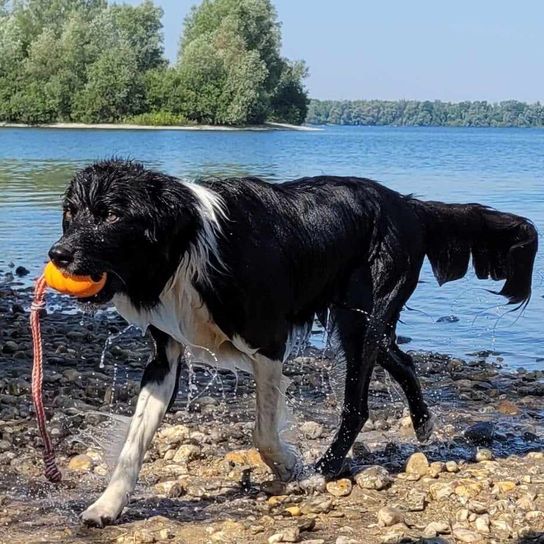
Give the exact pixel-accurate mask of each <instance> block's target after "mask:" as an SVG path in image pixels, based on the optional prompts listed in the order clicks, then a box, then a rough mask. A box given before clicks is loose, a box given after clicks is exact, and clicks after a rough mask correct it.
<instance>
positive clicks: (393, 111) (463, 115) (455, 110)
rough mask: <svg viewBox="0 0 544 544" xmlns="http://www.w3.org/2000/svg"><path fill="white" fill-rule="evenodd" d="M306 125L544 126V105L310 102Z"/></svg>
mask: <svg viewBox="0 0 544 544" xmlns="http://www.w3.org/2000/svg"><path fill="white" fill-rule="evenodd" d="M306 122H307V123H310V124H316V125H326V124H332V125H370V126H373V125H376V126H378V125H396V126H452V127H544V104H541V103H540V102H536V103H534V104H527V103H525V102H518V101H517V100H507V101H503V102H499V103H490V102H486V101H473V102H469V101H466V102H441V101H439V100H435V101H415V100H398V101H391V100H342V101H339V100H311V101H310V105H309V108H308V115H307V117H306Z"/></svg>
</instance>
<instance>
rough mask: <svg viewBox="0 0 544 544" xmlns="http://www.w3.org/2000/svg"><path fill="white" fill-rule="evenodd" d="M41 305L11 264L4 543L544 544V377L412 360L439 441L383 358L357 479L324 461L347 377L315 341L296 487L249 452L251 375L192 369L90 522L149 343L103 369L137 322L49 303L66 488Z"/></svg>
mask: <svg viewBox="0 0 544 544" xmlns="http://www.w3.org/2000/svg"><path fill="white" fill-rule="evenodd" d="M30 300H31V292H30V290H29V289H25V288H23V287H21V286H20V285H19V286H18V285H17V282H16V281H14V280H13V278H12V277H9V276H6V275H0V542H1V543H7V542H9V543H11V544H19V543H20V544H22V543H35V542H51V543H53V542H62V543H75V542H78V543H79V542H81V543H83V542H90V543H106V542H116V543H119V544H129V543H130V544H136V543H154V542H158V543H160V542H169V543H190V544H197V543H207V542H210V543H216V542H227V543H239V542H245V543H274V542H306V543H313V544H318V543H322V544H328V543H333V544H356V543H364V544H366V543H369V544H372V543H397V542H429V543H431V542H435V543H450V542H451V543H458V542H468V543H494V542H495V543H500V542H516V543H519V542H544V453H543V452H544V404H543V396H544V372H543V371H524V370H523V369H520V370H517V371H512V370H508V369H501V368H499V365H498V364H497V363H496V362H490V360H489V358H488V357H486V356H487V355H488V354H486V353H481V354H477V355H475V356H474V357H472V358H471V360H468V361H462V360H459V359H453V358H449V357H446V356H443V355H438V354H429V353H425V354H423V353H418V354H415V356H416V361H417V367H418V373H419V375H420V377H421V381H422V384H423V388H424V391H425V396H426V399H427V400H428V402H429V404H430V405H431V407H432V411H433V413H434V414H435V416H436V418H437V424H436V431H435V434H434V435H433V437H432V439H431V441H430V442H429V443H428V444H425V445H420V444H418V443H417V442H416V440H415V438H414V434H413V430H412V426H411V423H410V420H409V417H407V411H406V404H405V402H404V400H403V398H402V395H401V394H400V392H399V389H398V387H397V386H396V385H395V384H393V383H392V382H391V381H390V379H389V377H388V376H386V375H385V373H384V372H383V371H382V370H381V369H377V370H376V372H375V375H374V381H373V382H372V385H371V401H370V404H371V419H370V420H369V421H368V422H367V424H366V425H365V428H364V430H363V432H362V433H361V434H360V436H359V438H358V441H357V442H356V445H355V446H354V448H353V451H352V452H351V454H350V458H349V462H348V463H347V464H346V469H345V474H343V475H341V477H339V478H338V479H337V480H335V481H332V482H324V481H322V480H320V479H319V478H318V477H317V476H315V475H313V474H312V472H311V468H310V467H311V465H312V463H313V462H314V461H315V460H316V459H317V458H318V457H319V455H320V453H322V452H323V451H324V449H325V447H326V445H327V444H328V443H329V441H330V440H331V438H332V434H333V432H334V429H335V427H336V423H337V415H338V409H339V401H338V398H337V395H336V394H335V393H337V388H336V387H335V386H334V384H335V382H337V381H338V378H337V377H336V374H337V373H336V372H335V371H334V370H333V368H334V365H333V363H332V362H331V360H329V358H327V356H326V354H324V353H322V352H319V351H317V350H315V349H312V348H309V349H307V350H306V351H305V352H304V353H303V354H302V355H301V356H299V357H297V358H295V359H294V360H292V361H290V362H289V363H288V365H287V368H286V373H287V374H288V375H289V376H290V377H291V379H292V380H293V384H292V386H291V388H290V390H289V404H290V405H291V406H292V408H293V411H294V420H293V424H292V429H291V430H290V431H289V433H290V436H291V438H290V439H291V440H293V441H295V442H296V443H297V445H298V447H299V448H300V451H301V454H302V456H303V458H304V461H305V463H306V465H307V466H308V470H307V474H306V475H305V476H304V478H303V479H302V480H301V481H299V482H294V483H291V484H288V485H284V484H281V483H280V482H277V481H274V480H273V479H272V475H271V474H270V472H269V470H268V468H267V467H266V466H265V465H264V464H263V462H262V461H261V459H260V456H259V455H258V453H257V452H256V451H255V450H253V449H252V446H251V429H252V424H253V404H254V388H253V383H252V380H251V379H250V378H248V377H247V376H245V375H244V374H242V373H240V374H239V375H238V376H235V375H233V374H229V373H218V374H215V373H214V372H211V371H209V370H203V369H200V368H196V367H194V368H188V369H186V370H184V373H183V375H182V380H181V383H182V387H181V390H180V393H179V396H178V399H177V401H176V403H175V405H174V408H173V410H172V412H171V413H169V414H168V415H167V417H166V420H165V422H164V424H163V426H162V427H161V431H160V432H159V434H158V435H157V437H156V438H155V440H154V442H153V446H152V448H151V450H150V451H149V452H148V454H147V456H146V462H145V464H144V467H143V470H142V473H141V479H140V483H139V485H138V488H137V490H136V493H135V494H134V496H133V498H132V500H131V503H130V504H129V506H128V507H127V509H126V510H125V512H124V513H123V515H122V517H121V519H120V520H119V521H118V522H117V523H116V524H115V525H113V526H111V527H107V528H105V529H102V530H101V529H89V528H85V527H83V526H82V525H81V524H80V523H79V521H78V515H79V513H80V512H81V511H82V510H83V509H84V508H85V507H86V506H87V505H88V504H89V503H90V502H91V501H92V500H94V498H95V497H96V496H97V495H98V494H99V493H100V491H101V490H102V489H103V488H104V486H105V483H106V481H107V478H108V473H109V472H110V470H111V468H110V467H111V458H112V456H114V450H115V444H118V443H120V441H121V440H122V437H123V432H124V430H123V429H124V427H125V424H126V417H124V416H126V415H130V413H131V411H132V407H133V406H134V403H135V399H136V396H137V394H138V389H139V377H140V375H141V371H142V368H143V366H144V365H145V363H146V361H147V359H148V357H149V353H150V346H149V341H148V339H146V338H143V337H142V336H141V335H140V334H138V333H137V332H136V331H130V330H129V331H127V332H126V333H125V334H123V335H121V336H120V337H119V338H118V339H117V340H116V341H114V342H111V344H110V345H109V346H107V348H108V349H107V350H106V352H105V357H104V364H103V365H101V359H102V352H103V349H104V346H105V343H106V340H107V338H108V336H109V335H110V334H114V333H117V332H120V331H122V330H123V329H124V328H125V324H124V323H123V322H122V321H121V319H120V318H118V317H117V316H116V314H115V313H114V312H113V311H100V312H98V313H97V314H96V315H94V316H84V315H83V314H82V313H81V312H79V311H74V307H73V305H72V303H71V301H68V300H66V299H65V298H62V297H55V296H50V297H49V298H48V300H49V307H48V310H47V315H44V316H43V317H42V334H43V338H44V356H45V369H44V371H45V380H44V382H45V383H44V399H45V404H46V411H47V413H48V416H49V417H50V421H49V428H50V431H51V433H52V435H53V439H54V442H55V444H56V447H57V457H58V460H59V463H60V466H61V469H62V471H63V474H64V480H63V482H62V483H61V484H60V485H58V486H55V485H52V484H50V483H48V482H47V481H45V479H44V477H43V475H42V461H41V451H40V445H39V442H40V441H39V438H38V434H37V429H36V423H35V420H34V418H33V410H32V407H31V399H30V371H31V361H32V354H31V350H32V347H31V341H30V333H29V329H28V307H29V304H30ZM403 347H405V348H409V345H408V346H403ZM191 396H192V397H193V399H192V400H191V402H188V397H191ZM195 397H196V398H195Z"/></svg>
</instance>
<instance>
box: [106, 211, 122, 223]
mask: <svg viewBox="0 0 544 544" xmlns="http://www.w3.org/2000/svg"><path fill="white" fill-rule="evenodd" d="M116 221H119V216H118V215H117V214H115V213H113V212H109V213H108V215H106V223H115V222H116Z"/></svg>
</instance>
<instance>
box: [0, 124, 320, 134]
mask: <svg viewBox="0 0 544 544" xmlns="http://www.w3.org/2000/svg"><path fill="white" fill-rule="evenodd" d="M0 128H39V129H63V130H161V131H164V130H171V131H180V130H186V131H209V132H244V131H250V132H272V131H281V130H291V131H295V132H297V131H298V132H320V131H323V130H324V129H323V128H318V127H311V126H306V125H290V124H289V123H274V122H268V123H264V124H262V125H248V126H242V127H230V126H226V125H174V126H168V125H164V126H163V125H161V126H155V125H133V124H124V123H96V124H91V123H47V124H43V125H28V124H25V123H0Z"/></svg>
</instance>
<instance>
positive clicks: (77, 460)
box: [68, 454, 94, 472]
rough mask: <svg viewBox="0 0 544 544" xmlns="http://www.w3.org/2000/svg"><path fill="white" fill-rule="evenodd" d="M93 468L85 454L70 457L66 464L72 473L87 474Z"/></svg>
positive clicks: (91, 462)
mask: <svg viewBox="0 0 544 544" xmlns="http://www.w3.org/2000/svg"><path fill="white" fill-rule="evenodd" d="M93 466H94V461H93V460H92V459H91V458H90V457H89V456H88V455H86V454H81V455H76V456H75V457H72V458H71V459H70V461H69V463H68V469H69V470H72V471H74V472H89V471H91V470H92V468H93Z"/></svg>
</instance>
